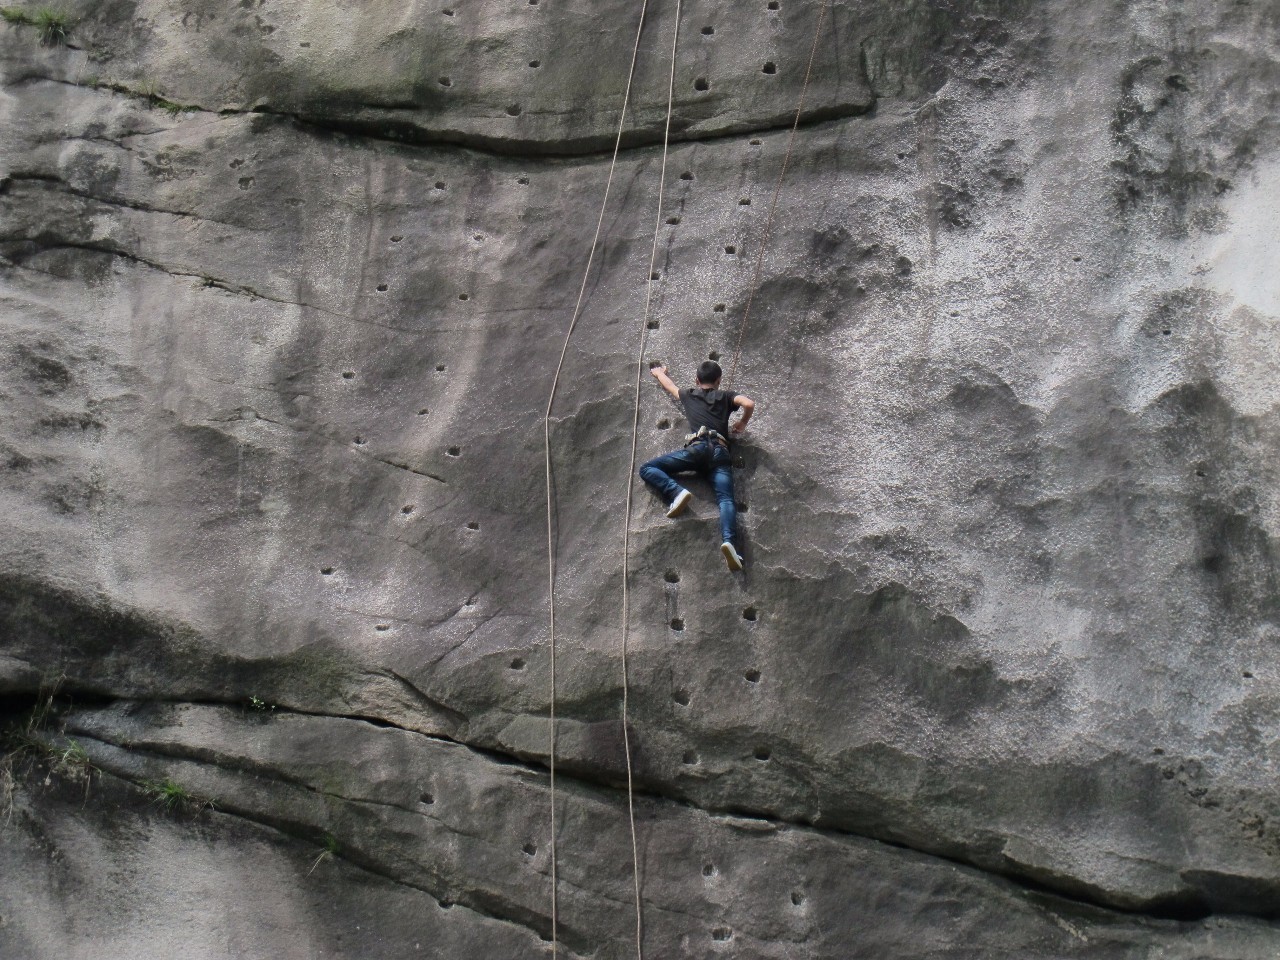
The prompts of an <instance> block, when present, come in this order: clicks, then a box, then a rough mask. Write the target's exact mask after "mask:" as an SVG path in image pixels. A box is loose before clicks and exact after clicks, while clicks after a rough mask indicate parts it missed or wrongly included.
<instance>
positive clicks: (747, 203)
mask: <svg viewBox="0 0 1280 960" xmlns="http://www.w3.org/2000/svg"><path fill="white" fill-rule="evenodd" d="M738 206H740V207H749V206H751V198H750V197H743V198H742V199H741V200H739V201H738Z"/></svg>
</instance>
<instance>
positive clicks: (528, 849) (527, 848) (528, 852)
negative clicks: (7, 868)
mask: <svg viewBox="0 0 1280 960" xmlns="http://www.w3.org/2000/svg"><path fill="white" fill-rule="evenodd" d="M529 2H530V3H536V2H537V0H529ZM520 849H521V850H522V851H523V852H524V855H525V856H526V857H532V856H533V855H534V854H535V853H537V852H538V845H537V844H536V843H526V844H525V845H524V846H523V847H521V848H520Z"/></svg>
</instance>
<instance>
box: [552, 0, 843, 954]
mask: <svg viewBox="0 0 1280 960" xmlns="http://www.w3.org/2000/svg"><path fill="white" fill-rule="evenodd" d="M681 2H682V0H676V8H675V27H674V29H673V31H672V37H671V68H670V74H669V77H668V81H667V116H666V123H665V125H664V127H663V134H662V165H661V168H660V173H659V180H658V212H657V216H656V218H655V223H654V229H653V244H652V247H651V248H650V251H649V281H648V284H647V286H646V288H645V302H644V316H643V318H642V320H641V324H640V340H639V348H638V351H637V357H636V379H635V391H634V406H633V416H632V424H631V457H630V465H629V467H628V470H627V495H626V510H625V519H624V526H623V535H622V737H623V747H624V750H625V753H626V769H627V815H628V820H629V823H630V828H631V867H632V880H633V887H634V892H635V915H636V958H637V960H643V946H642V943H643V924H642V916H643V913H642V907H641V898H640V854H639V844H638V842H637V837H636V820H635V792H634V784H633V770H632V758H631V734H630V727H629V713H628V711H629V705H630V684H629V663H628V642H629V638H630V631H631V616H630V614H631V593H630V579H631V577H630V573H631V570H630V554H631V550H630V546H631V515H632V511H633V503H634V500H633V492H634V487H635V483H634V476H635V472H636V450H637V447H638V443H639V433H640V393H641V384H642V382H643V374H644V351H645V346H646V344H647V339H648V330H649V315H650V313H651V312H652V305H653V284H654V282H655V273H654V267H655V266H656V264H657V256H658V236H659V231H660V228H661V224H662V200H663V194H664V193H665V189H666V176H667V156H668V152H669V147H670V138H671V115H672V108H673V104H674V96H675V70H676V53H677V49H678V41H679V36H680V15H681ZM829 2H830V0H821V6H820V8H819V14H818V23H817V26H816V27H815V28H814V36H813V46H812V48H811V50H810V52H809V62H808V66H807V67H806V68H805V75H804V84H803V86H802V87H801V91H800V100H799V103H798V104H797V105H796V114H795V120H794V122H793V123H792V125H791V133H790V136H789V138H788V140H787V150H786V155H785V157H784V159H783V162H782V169H781V171H780V173H779V174H778V181H777V184H776V185H775V186H774V191H773V200H772V203H771V204H770V207H769V216H768V219H767V221H766V223H765V229H764V233H763V235H762V237H761V242H760V250H759V252H758V253H757V255H756V263H755V269H754V271H753V274H752V279H751V288H750V292H749V293H748V296H747V302H746V306H745V308H744V310H743V316H742V323H741V325H740V326H739V329H738V340H737V346H736V348H735V350H734V355H733V363H732V364H731V366H730V370H729V376H728V378H727V379H726V385H727V383H728V382H729V381H731V380H732V379H733V376H734V374H735V373H736V371H737V367H738V360H739V357H740V355H741V352H742V342H743V336H744V334H745V332H746V327H747V321H748V319H749V318H750V315H751V305H752V302H753V300H754V299H755V295H756V291H757V289H758V288H759V283H760V270H761V267H762V265H763V263H764V254H765V250H766V248H767V246H768V242H769V237H770V233H771V231H772V228H773V220H774V216H775V214H776V212H777V207H778V197H779V195H780V194H781V192H782V183H783V179H784V178H785V177H786V173H787V167H788V166H789V164H790V162H791V154H792V150H793V148H794V146H795V139H796V131H797V129H798V128H799V126H800V116H801V113H802V111H803V109H804V99H805V95H806V93H807V92H808V89H809V80H810V77H811V75H812V72H813V62H814V58H815V56H816V54H817V50H818V39H819V36H820V35H821V32H822V25H823V21H824V19H825V17H826V11H827V4H828V3H829ZM647 10H648V0H642V2H641V5H640V22H639V24H638V25H637V27H636V40H635V46H634V48H633V49H632V51H631V65H630V68H629V70H628V73H627V85H626V89H625V91H624V93H623V97H622V111H621V114H620V116H619V118H618V132H617V135H616V136H615V138H614V143H613V156H612V158H611V159H610V162H609V175H608V178H607V180H606V182H605V190H604V198H603V199H602V200H601V203H600V215H599V217H598V218H597V220H596V231H595V236H594V237H593V238H592V240H591V249H590V252H589V253H588V255H587V265H586V268H585V269H584V270H583V274H582V284H581V285H580V287H579V288H578V299H577V301H576V302H575V304H574V307H573V314H572V316H571V317H570V320H569V326H568V329H567V330H566V331H565V336H564V344H563V346H562V347H561V349H560V358H559V360H558V362H557V363H556V369H555V374H554V376H553V377H552V380H551V393H550V396H549V397H548V398H547V409H546V413H545V414H544V416H543V454H544V461H545V468H546V508H547V588H548V619H549V622H548V634H549V644H550V667H551V690H550V705H549V710H548V737H549V750H548V756H549V768H550V794H551V843H550V858H551V956H552V960H555V958H556V957H557V955H558V950H559V908H558V905H559V899H558V890H557V885H558V877H557V844H556V593H555V589H556V558H555V530H554V524H553V518H552V511H553V506H554V505H553V502H552V476H551V413H552V409H553V407H554V404H555V399H556V393H557V391H558V389H559V385H560V374H561V372H562V371H563V369H564V362H565V358H566V356H567V355H568V352H569V341H570V340H571V339H572V337H573V332H574V328H575V327H576V326H577V323H578V320H579V318H580V317H581V315H582V304H583V300H584V298H585V296H586V290H587V283H588V280H589V279H590V276H591V268H592V266H593V265H594V262H595V255H596V250H597V249H598V247H599V244H600V234H601V231H602V229H603V226H604V216H605V212H606V209H607V207H608V204H609V193H610V190H611V189H612V187H613V178H614V173H615V171H616V169H617V164H618V151H619V149H620V148H621V145H622V131H623V129H624V126H625V123H626V117H627V108H628V106H629V105H630V100H631V87H632V83H633V81H634V79H635V72H636V60H637V58H638V57H639V53H640V38H641V35H642V33H643V31H644V23H645V16H646V13H647ZM701 440H710V441H712V442H717V443H726V440H725V438H724V437H723V436H722V435H720V434H719V433H718V432H717V431H715V430H710V429H708V428H707V427H702V428H700V429H699V430H698V432H697V433H694V434H690V435H688V436H687V437H686V438H685V445H686V446H688V445H689V444H691V443H695V442H698V441H701ZM739 569H740V568H739Z"/></svg>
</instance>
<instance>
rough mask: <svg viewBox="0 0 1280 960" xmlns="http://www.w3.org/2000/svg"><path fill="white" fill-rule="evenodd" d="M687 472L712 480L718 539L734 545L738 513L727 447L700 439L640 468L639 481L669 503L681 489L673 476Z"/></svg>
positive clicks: (730, 458) (731, 466) (730, 460)
mask: <svg viewBox="0 0 1280 960" xmlns="http://www.w3.org/2000/svg"><path fill="white" fill-rule="evenodd" d="M690 471H693V472H696V473H697V474H699V475H700V476H703V477H706V478H707V479H708V480H710V481H711V486H712V488H713V489H714V490H715V492H716V499H717V500H718V501H720V538H721V539H722V540H723V541H724V542H725V543H733V542H734V535H735V533H736V532H737V523H738V512H737V508H736V507H735V506H734V503H733V458H732V457H731V456H729V451H728V449H727V448H725V447H723V446H721V445H720V444H718V443H712V442H711V441H710V440H699V441H698V442H696V443H691V444H689V446H687V447H685V448H684V449H683V450H673V451H671V453H666V454H663V455H662V456H660V457H654V458H653V459H652V460H650V461H648V462H647V463H645V465H644V466H642V467H641V468H640V479H641V480H643V481H644V482H645V483H647V484H648V485H649V486H651V487H653V489H654V490H656V491H658V493H660V494H662V497H663V499H664V500H666V501H667V503H670V502H671V501H672V500H673V499H674V498H675V495H676V494H677V493H679V492H680V489H681V488H680V484H678V483H676V482H675V480H673V479H672V475H673V474H677V473H688V472H690Z"/></svg>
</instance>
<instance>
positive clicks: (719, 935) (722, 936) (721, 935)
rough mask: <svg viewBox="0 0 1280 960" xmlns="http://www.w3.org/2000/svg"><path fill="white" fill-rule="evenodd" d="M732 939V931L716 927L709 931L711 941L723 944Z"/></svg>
mask: <svg viewBox="0 0 1280 960" xmlns="http://www.w3.org/2000/svg"><path fill="white" fill-rule="evenodd" d="M732 937H733V931H732V930H730V929H729V928H728V927H716V928H715V929H714V930H712V931H711V939H712V940H718V941H719V942H721V943H724V942H725V941H726V940H729V939H731V938H732Z"/></svg>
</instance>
